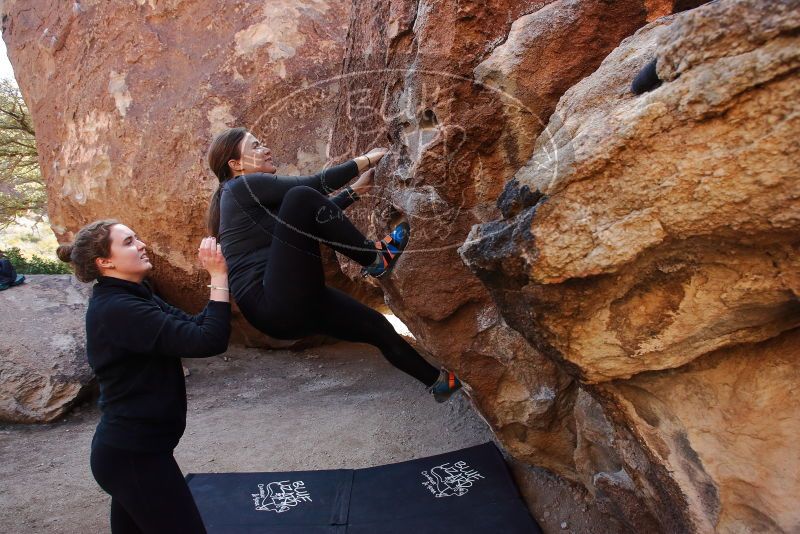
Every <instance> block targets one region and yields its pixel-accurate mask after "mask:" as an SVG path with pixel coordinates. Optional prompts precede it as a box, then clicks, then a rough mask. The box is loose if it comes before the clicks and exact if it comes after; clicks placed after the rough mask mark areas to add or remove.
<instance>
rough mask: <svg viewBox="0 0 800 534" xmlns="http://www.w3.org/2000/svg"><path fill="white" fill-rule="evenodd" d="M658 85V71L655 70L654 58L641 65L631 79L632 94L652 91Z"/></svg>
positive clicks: (659, 81)
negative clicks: (640, 68)
mask: <svg viewBox="0 0 800 534" xmlns="http://www.w3.org/2000/svg"><path fill="white" fill-rule="evenodd" d="M660 85H661V80H659V79H658V73H657V72H656V60H655V59H654V60H652V61H650V62H649V63H648V64H647V65H645V66H644V67H642V70H640V71H639V74H637V75H636V78H634V79H633V83H632V84H631V91H632V92H633V93H634V94H637V95H640V94H642V93H646V92H648V91H652V90H653V89H655V88H656V87H658V86H660Z"/></svg>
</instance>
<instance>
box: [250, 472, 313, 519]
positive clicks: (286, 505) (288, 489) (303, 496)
mask: <svg viewBox="0 0 800 534" xmlns="http://www.w3.org/2000/svg"><path fill="white" fill-rule="evenodd" d="M251 495H252V496H253V502H254V503H255V505H256V510H257V511H259V512H275V513H277V514H281V513H283V512H287V511H289V510H291V509H292V508H294V507H295V506H297V505H298V504H300V503H301V502H311V495H309V493H308V490H306V485H305V483H304V482H303V481H302V480H298V481H297V482H289V481H288V480H282V481H280V482H270V483H269V484H259V485H258V493H251Z"/></svg>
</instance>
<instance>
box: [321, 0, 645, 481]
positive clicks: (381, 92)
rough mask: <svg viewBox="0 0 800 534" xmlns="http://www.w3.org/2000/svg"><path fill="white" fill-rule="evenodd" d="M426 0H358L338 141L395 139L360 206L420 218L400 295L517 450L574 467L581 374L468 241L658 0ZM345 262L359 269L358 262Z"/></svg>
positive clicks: (423, 334)
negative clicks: (567, 95) (529, 337)
mask: <svg viewBox="0 0 800 534" xmlns="http://www.w3.org/2000/svg"><path fill="white" fill-rule="evenodd" d="M423 7H424V8H423ZM423 7H419V6H418V5H417V3H415V2H403V1H396V2H390V3H386V4H381V5H378V6H372V5H369V6H368V5H366V4H361V3H357V4H354V11H353V16H352V24H351V28H350V32H349V40H348V43H347V49H348V52H347V54H346V56H345V67H344V73H343V75H342V78H343V79H342V82H341V83H342V85H343V86H344V87H345V89H344V90H343V92H342V93H343V95H346V96H347V100H345V101H343V102H342V104H341V108H342V109H343V110H346V111H348V113H344V112H343V113H340V115H339V116H338V117H337V124H336V128H335V131H334V134H335V135H334V139H335V141H336V142H335V143H334V146H335V147H341V148H340V149H339V151H343V150H344V149H345V147H348V146H351V145H358V144H359V143H363V142H365V141H366V140H372V139H375V140H381V139H383V140H386V139H388V140H389V141H390V142H391V148H392V153H391V157H390V158H388V159H385V160H384V162H383V163H382V164H381V167H380V168H379V169H378V172H377V177H376V181H377V183H378V186H379V191H378V193H377V194H376V195H373V196H372V197H371V198H370V199H368V200H366V201H364V202H362V203H361V204H359V205H358V206H356V207H355V208H354V210H353V213H354V215H353V217H354V219H355V220H356V222H357V223H358V224H359V225H361V226H362V228H369V229H371V230H372V231H373V233H376V234H380V233H382V232H384V231H385V230H387V229H388V228H389V227H391V225H392V224H393V223H394V222H396V221H397V220H399V219H403V218H404V219H407V220H408V221H409V222H410V223H411V227H412V238H411V245H410V249H409V250H408V251H407V252H406V253H405V254H404V256H403V258H402V259H401V260H400V263H399V264H398V267H397V270H396V273H395V274H394V275H393V276H392V277H391V278H390V279H388V280H387V281H385V282H381V286H382V288H383V290H384V291H385V296H386V299H387V302H388V304H389V305H390V307H391V308H392V310H393V311H394V312H395V313H396V314H397V315H398V316H399V317H400V318H401V319H402V320H403V321H404V322H405V323H406V324H407V325H408V326H409V328H410V329H411V331H412V332H413V333H414V335H415V336H416V337H417V339H418V340H419V341H420V345H421V346H422V347H424V349H425V350H426V351H427V352H429V353H430V354H431V355H433V356H434V358H435V359H437V360H438V361H440V362H443V363H445V364H446V365H448V366H449V367H451V368H454V369H456V370H457V371H458V372H459V374H460V375H461V376H462V377H463V378H465V380H466V382H467V383H468V384H469V386H470V388H471V391H472V398H473V400H474V401H475V403H476V404H477V406H478V407H479V408H480V410H481V411H482V413H483V414H484V415H485V416H486V418H487V420H488V421H489V422H490V423H491V425H492V426H493V428H494V430H495V432H497V434H498V435H499V436H500V437H501V439H502V440H503V443H504V444H505V445H506V447H507V448H508V449H509V450H510V451H511V452H512V453H513V454H514V455H515V456H517V457H518V458H520V459H523V460H525V461H528V462H530V463H535V464H538V465H542V466H545V467H548V468H550V469H553V470H555V471H557V472H559V473H572V472H573V471H574V462H573V459H572V450H573V449H574V441H575V436H574V431H573V430H572V426H573V423H572V421H571V409H572V408H571V406H572V398H573V397H574V395H575V393H576V388H575V385H574V383H573V379H572V377H570V376H569V375H568V374H567V373H565V372H564V371H563V370H562V369H560V368H559V367H558V366H557V364H556V363H555V362H554V361H552V360H551V359H549V358H547V357H545V356H544V355H543V354H542V353H541V352H540V351H539V350H538V349H536V348H535V347H533V346H532V345H531V344H530V343H528V342H527V341H526V340H525V339H524V338H523V336H521V335H520V333H519V332H518V331H516V330H514V329H513V328H511V327H510V326H509V325H508V324H507V323H506V321H505V320H504V319H503V317H502V316H501V314H500V313H498V309H497V307H496V304H495V303H494V302H493V299H492V297H491V295H490V293H489V292H488V291H487V290H486V289H485V288H484V287H483V285H482V284H481V283H480V282H479V280H478V279H477V278H476V277H475V275H474V274H473V273H472V272H470V270H469V269H467V268H466V267H465V265H464V263H463V262H462V260H461V258H460V257H459V255H458V253H457V248H458V247H459V246H460V245H461V244H462V243H463V242H464V239H465V238H466V236H467V234H468V233H469V230H470V228H471V227H472V225H473V224H475V223H478V222H482V221H487V220H491V219H492V218H495V217H499V216H500V213H499V211H498V209H497V207H496V200H497V197H498V196H499V194H500V193H501V191H502V189H503V185H504V183H505V182H506V181H507V180H508V179H509V178H511V176H513V174H514V172H516V170H517V169H518V168H519V167H520V166H522V165H523V164H524V163H525V162H526V161H527V160H528V158H529V157H530V155H531V153H532V152H533V145H534V141H535V139H536V138H537V136H538V135H539V133H540V132H541V131H542V130H543V129H544V127H545V125H546V122H547V119H548V117H549V116H550V115H551V114H552V112H553V110H554V108H555V106H556V104H557V102H558V99H559V97H560V96H561V95H562V94H563V93H564V92H565V91H566V90H567V89H568V88H569V87H570V86H571V85H573V84H574V83H576V82H577V81H578V80H580V79H581V78H583V77H584V76H587V75H589V74H591V73H592V72H593V71H594V70H595V69H596V68H597V67H598V66H599V65H600V63H601V61H602V60H603V58H604V57H605V56H606V55H607V54H608V53H609V52H611V50H613V49H614V48H615V47H616V46H617V45H618V44H619V42H620V41H621V40H622V39H624V38H625V37H626V36H628V35H631V34H632V33H633V32H635V31H636V30H637V29H638V28H640V27H642V26H643V25H645V24H646V23H647V17H648V8H647V6H646V5H645V3H643V2H640V1H624V2H618V3H614V5H611V4H609V3H608V2H603V1H582V2H578V1H574V0H561V1H557V2H550V3H538V4H530V3H521V2H520V3H517V2H510V3H507V4H503V5H502V6H495V8H494V9H490V10H485V9H480V8H478V7H477V6H475V5H472V4H464V3H458V2H432V3H426V4H425V5H424V6H423ZM567 48H568V49H569V51H570V53H569V57H568V61H567V63H565V61H564V57H563V56H564V54H563V51H564V50H565V49H567ZM345 270H346V272H348V273H349V274H350V275H351V276H355V273H356V271H357V266H355V265H354V264H352V263H349V264H348V265H346V266H345ZM577 476H578V475H577V473H574V474H573V478H577Z"/></svg>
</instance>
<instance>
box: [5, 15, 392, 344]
mask: <svg viewBox="0 0 800 534" xmlns="http://www.w3.org/2000/svg"><path fill="white" fill-rule="evenodd" d="M349 10H350V6H349V2H348V1H345V0H330V1H326V2H316V1H308V2H305V1H302V2H298V1H294V0H292V1H285V2H257V1H242V2H230V1H228V0H205V1H200V0H196V1H181V2H177V1H166V2H153V1H145V0H137V1H135V2H106V1H102V0H89V1H81V2H51V1H50V0H25V1H16V0H6V1H4V2H3V3H2V16H3V39H4V40H5V42H6V44H7V46H8V53H9V57H10V59H11V62H12V64H13V65H14V67H15V73H16V77H17V80H18V82H19V86H20V89H21V90H22V94H23V96H24V98H25V101H26V103H27V104H28V107H29V108H30V111H31V115H32V118H33V122H34V124H35V126H36V141H37V146H38V150H39V162H40V165H41V169H42V174H43V176H44V178H45V179H46V181H47V191H48V198H49V204H48V212H49V216H50V221H51V225H52V228H53V230H54V231H55V233H56V236H57V238H58V239H59V241H68V240H70V239H72V237H73V233H74V232H75V231H77V229H78V228H80V227H81V226H82V225H84V224H86V223H87V222H90V221H92V220H94V219H98V218H107V217H114V218H117V219H119V220H121V221H122V222H124V223H126V224H128V225H129V226H131V227H132V228H134V229H135V230H136V231H137V232H138V234H139V235H141V236H142V238H143V239H144V240H145V242H146V243H147V244H148V247H149V255H150V258H152V261H153V264H154V267H155V269H154V278H155V280H156V281H157V282H160V283H159V288H160V290H161V291H162V292H163V294H164V295H165V296H166V298H167V299H168V300H169V301H170V302H172V303H174V304H176V305H180V306H183V307H186V308H189V309H193V310H196V311H197V310H199V309H200V308H202V304H203V302H204V301H205V300H206V299H207V298H208V294H207V291H206V289H205V286H204V282H203V279H204V278H203V277H204V273H202V272H201V271H200V269H199V266H198V264H197V260H196V254H197V245H198V243H199V242H200V239H201V238H202V237H203V236H204V235H207V232H206V230H205V227H206V225H205V214H206V208H207V206H208V201H209V199H210V197H211V195H212V193H213V191H214V190H215V189H216V187H217V179H216V178H215V177H214V176H213V173H211V171H210V170H209V169H208V167H207V164H206V149H207V147H208V145H209V143H210V141H211V139H212V137H213V135H214V134H215V133H218V132H219V131H221V130H223V129H225V128H227V127H231V126H246V127H248V128H250V129H251V130H253V131H254V132H256V134H257V135H260V136H261V137H262V138H263V139H264V141H265V142H266V143H267V144H268V146H270V147H271V148H272V150H273V153H274V155H275V160H276V162H277V163H278V168H279V172H280V173H282V174H297V173H304V172H316V171H318V170H319V169H321V168H323V167H324V166H325V165H327V164H330V163H339V162H341V161H342V160H344V159H345V158H346V157H352V156H354V155H355V154H339V153H332V152H331V151H330V150H329V138H330V125H331V123H332V121H333V115H334V113H335V111H336V107H335V104H336V99H335V96H336V94H337V91H338V89H337V86H336V84H322V85H318V86H315V84H316V83H317V82H319V81H321V80H327V79H329V78H331V77H333V76H335V75H336V74H338V73H339V70H340V69H341V61H342V54H343V50H344V38H345V35H346V33H347V21H348V13H349ZM306 86H311V88H310V89H309V90H307V91H305V92H304V93H303V98H302V99H300V98H294V97H293V95H292V93H293V92H294V91H295V90H297V89H298V88H300V87H306ZM315 87H316V89H315ZM327 258H328V267H327V271H328V273H329V274H333V272H334V269H335V270H338V268H337V266H336V263H335V256H334V254H333V253H332V252H330V253H329V254H328V256H327ZM332 283H338V284H343V283H344V284H345V285H344V286H341V285H340V287H344V288H346V289H348V290H349V291H350V292H351V293H355V294H356V296H357V297H359V298H361V299H362V300H364V301H366V302H367V303H370V304H373V303H381V304H382V299H381V298H380V293H379V292H378V291H375V290H371V289H372V288H370V287H369V286H361V288H359V286H355V285H353V284H351V283H350V282H349V281H348V280H346V279H345V278H343V277H342V278H338V279H336V278H333V279H332ZM242 323H244V321H242ZM240 326H242V327H244V324H241V325H240ZM254 333H255V331H254V330H253V329H247V330H246V331H242V330H241V329H240V330H239V333H238V337H239V338H240V339H242V338H243V337H245V338H246V339H248V340H250V341H251V342H253V343H256V342H257V341H258V340H257V337H258V336H254Z"/></svg>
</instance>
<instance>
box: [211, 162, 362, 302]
mask: <svg viewBox="0 0 800 534" xmlns="http://www.w3.org/2000/svg"><path fill="white" fill-rule="evenodd" d="M356 176H358V165H357V164H356V162H355V161H353V160H350V161H347V162H345V163H342V164H341V165H336V166H335V167H331V168H329V169H325V170H324V171H321V172H319V173H317V174H314V175H311V176H276V175H274V174H267V173H263V172H259V173H253V174H245V175H242V176H237V177H236V178H232V179H230V180H228V181H227V182H225V184H224V185H223V187H222V192H221V193H220V194H221V197H220V204H219V205H220V207H219V212H220V225H219V243H220V244H221V245H222V253H223V255H224V256H225V261H226V262H227V263H228V283H229V284H230V288H231V295H233V297H234V298H235V299H236V300H237V301H239V300H241V298H242V296H244V294H245V293H247V290H248V289H250V288H251V287H253V286H254V285H255V284H257V283H261V280H262V279H263V277H264V271H265V269H266V266H267V261H268V258H269V247H270V244H271V243H272V232H273V230H274V228H275V220H276V217H277V213H278V210H279V209H280V206H281V202H282V201H283V197H284V195H285V194H286V193H287V191H289V189H291V188H292V187H295V186H298V185H305V186H308V187H311V188H313V189H316V190H317V191H319V192H320V193H323V194H328V193H331V192H333V191H335V190H336V189H339V188H340V187H342V186H343V185H345V184H346V183H347V182H349V181H350V180H351V179H353V178H355V177H356ZM331 201H333V202H334V203H335V204H336V205H337V206H339V207H340V208H341V209H345V208H346V207H347V206H349V205H350V204H352V203H353V199H352V198H351V197H350V196H349V195H348V194H347V192H346V191H342V192H341V193H339V194H338V195H336V196H334V197H331Z"/></svg>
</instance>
